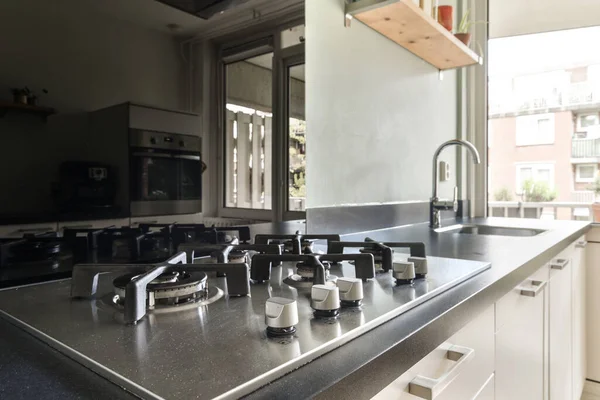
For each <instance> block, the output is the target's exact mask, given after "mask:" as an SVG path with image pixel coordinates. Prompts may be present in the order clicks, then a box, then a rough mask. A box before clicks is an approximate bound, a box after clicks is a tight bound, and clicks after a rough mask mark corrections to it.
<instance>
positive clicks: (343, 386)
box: [0, 218, 589, 399]
mask: <svg viewBox="0 0 600 400" xmlns="http://www.w3.org/2000/svg"><path fill="white" fill-rule="evenodd" d="M445 222H446V224H447V225H448V224H450V222H448V221H445ZM466 222H468V223H479V224H484V225H498V226H512V227H523V228H532V229H541V230H546V232H544V233H542V234H540V235H537V236H532V237H525V238H523V237H505V236H489V235H469V234H459V233H436V232H433V231H431V230H430V229H429V227H428V226H427V224H426V223H425V224H418V225H413V226H408V227H399V228H390V229H385V230H378V231H373V232H369V233H368V234H367V233H362V234H352V235H344V236H343V240H363V239H364V238H365V236H367V235H368V236H370V237H371V238H373V239H376V240H381V241H386V240H388V241H392V240H393V241H422V242H424V243H425V245H426V248H427V255H432V256H440V257H450V258H462V259H469V260H476V261H489V262H491V263H492V268H491V269H489V270H487V271H485V272H483V273H481V274H480V275H478V276H476V277H474V278H472V279H470V280H468V281H467V282H464V283H462V284H460V285H458V286H456V287H454V288H453V289H450V290H449V291H447V292H445V293H443V294H441V295H439V296H437V297H435V298H433V299H431V300H429V301H428V302H426V303H425V304H422V305H420V306H419V307H417V308H415V309H413V310H410V311H408V312H406V313H404V314H402V315H401V316H399V317H397V318H395V319H394V320H392V321H389V322H387V323H385V324H383V325H381V326H379V327H377V328H375V329H373V330H372V331H370V332H368V333H366V334H364V335H362V336H360V337H358V338H356V339H354V340H352V341H351V342H349V343H347V344H345V345H343V346H342V347H340V348H338V349H336V350H333V351H331V352H330V353H327V354H325V355H324V356H321V357H320V358H318V359H316V360H313V361H312V362H310V363H309V364H307V365H305V366H303V367H300V368H298V369H297V370H295V371H293V372H292V373H289V374H288V375H286V376H284V377H282V378H280V379H278V380H276V381H274V382H272V383H271V384H270V385H267V386H265V387H263V388H262V389H259V390H258V391H256V392H254V393H253V394H251V395H250V397H251V398H307V397H313V396H316V395H319V396H320V397H322V398H340V399H341V398H350V397H352V398H370V397H372V396H373V395H374V394H375V393H377V392H378V391H379V390H381V388H383V387H385V386H387V384H389V383H390V382H392V381H393V380H394V379H395V378H396V377H398V376H399V375H401V374H402V373H403V372H405V371H406V370H408V369H409V368H410V367H411V366H412V365H414V364H415V363H416V362H417V361H419V360H420V359H421V358H423V357H424V356H425V355H427V354H428V353H429V352H431V351H432V350H434V349H435V348H436V347H437V346H438V345H439V344H441V343H442V342H444V341H445V340H446V339H447V338H448V337H450V336H452V335H453V334H454V333H456V332H457V331H459V330H460V329H461V328H462V327H463V326H465V325H466V324H467V323H468V322H469V321H471V320H472V319H473V318H474V317H475V316H477V315H478V314H479V313H480V312H482V311H483V310H485V309H486V308H488V307H489V306H490V305H492V304H493V303H494V302H495V301H497V300H498V299H499V298H500V297H502V296H503V295H504V294H506V293H508V292H509V291H510V290H511V289H512V288H514V287H515V286H516V285H518V284H519V283H520V282H521V281H523V280H524V279H526V278H527V277H528V276H529V275H531V273H533V272H534V271H535V270H536V269H537V268H539V267H540V266H541V265H543V264H544V263H546V262H548V261H550V260H551V259H552V258H553V257H555V256H556V255H557V254H558V253H559V252H560V251H562V250H563V249H564V248H566V247H567V246H568V245H569V244H570V243H572V242H573V241H575V240H576V239H578V238H579V237H580V236H581V235H582V234H584V233H585V232H586V231H587V230H588V229H589V223H587V222H574V221H542V220H522V219H499V218H489V219H476V220H469V221H466ZM303 226H304V225H303V224H302V223H298V222H293V223H284V224H261V225H258V226H255V227H253V229H252V236H254V234H256V233H294V232H295V231H296V230H302V227H303ZM0 326H1V329H2V334H1V335H0V349H1V351H2V354H3V357H2V358H0V360H1V361H0V379H2V382H3V384H2V385H0V387H1V388H0V394H1V395H2V397H4V396H7V398H10V397H11V396H13V397H20V398H23V397H36V396H37V397H41V398H104V397H110V398H131V395H129V394H127V393H126V392H124V391H123V390H121V389H120V388H118V387H116V386H114V385H113V384H111V383H109V382H107V381H105V380H104V379H103V378H101V377H99V376H97V375H95V374H94V373H92V372H91V371H88V370H86V369H85V368H83V367H80V366H79V365H77V363H75V362H74V361H71V360H70V359H68V358H67V357H65V356H63V355H61V354H59V353H58V352H56V351H54V350H52V349H50V348H49V347H48V346H46V345H45V344H43V343H41V342H39V341H37V340H36V339H34V338H32V337H30V336H29V335H27V334H25V333H23V332H21V331H19V330H18V329H16V328H14V327H12V326H10V325H9V324H8V323H6V322H0Z"/></svg>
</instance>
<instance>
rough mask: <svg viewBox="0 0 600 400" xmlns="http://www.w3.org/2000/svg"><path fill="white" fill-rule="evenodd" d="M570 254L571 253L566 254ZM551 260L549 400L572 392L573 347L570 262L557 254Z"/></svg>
mask: <svg viewBox="0 0 600 400" xmlns="http://www.w3.org/2000/svg"><path fill="white" fill-rule="evenodd" d="M568 255H569V256H572V254H568ZM559 257H560V258H557V259H555V260H553V261H552V262H551V263H550V268H551V270H550V284H549V285H548V296H549V299H550V301H549V314H550V320H549V332H548V336H549V372H550V377H549V380H548V383H549V391H550V400H565V399H567V400H568V399H571V396H572V395H573V382H572V380H573V367H572V363H573V358H572V357H573V351H572V346H573V342H572V332H571V329H572V318H573V317H572V312H573V308H572V301H571V300H572V276H571V271H572V267H573V266H572V265H571V259H570V258H562V257H565V255H561V256H559Z"/></svg>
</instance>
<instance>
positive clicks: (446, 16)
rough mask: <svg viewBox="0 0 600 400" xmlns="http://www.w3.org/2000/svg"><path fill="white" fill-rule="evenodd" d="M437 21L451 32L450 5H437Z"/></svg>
mask: <svg viewBox="0 0 600 400" xmlns="http://www.w3.org/2000/svg"><path fill="white" fill-rule="evenodd" d="M438 22H439V23H440V24H441V25H442V26H443V27H444V28H446V29H448V30H449V31H451V32H452V6H438Z"/></svg>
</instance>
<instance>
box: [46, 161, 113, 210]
mask: <svg viewBox="0 0 600 400" xmlns="http://www.w3.org/2000/svg"><path fill="white" fill-rule="evenodd" d="M116 192H117V183H116V174H115V172H114V168H113V167H111V166H110V165H107V164H103V163H99V162H88V161H66V162H63V163H61V164H60V168H59V183H58V185H57V188H56V192H55V200H56V203H57V206H58V209H59V212H61V213H65V212H84V213H96V212H98V211H103V210H104V211H106V210H110V209H114V208H115V196H116Z"/></svg>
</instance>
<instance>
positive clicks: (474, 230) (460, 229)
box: [435, 225, 546, 237]
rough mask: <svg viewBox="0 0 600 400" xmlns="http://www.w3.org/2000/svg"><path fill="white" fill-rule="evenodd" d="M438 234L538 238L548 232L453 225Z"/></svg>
mask: <svg viewBox="0 0 600 400" xmlns="http://www.w3.org/2000/svg"><path fill="white" fill-rule="evenodd" d="M435 231H436V232H438V233H464V234H467V235H492V236H518V237H527V236H537V235H539V234H541V233H544V232H546V231H545V230H542V229H532V228H512V227H508V226H489V225H451V226H446V227H443V228H438V229H436V230H435Z"/></svg>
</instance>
